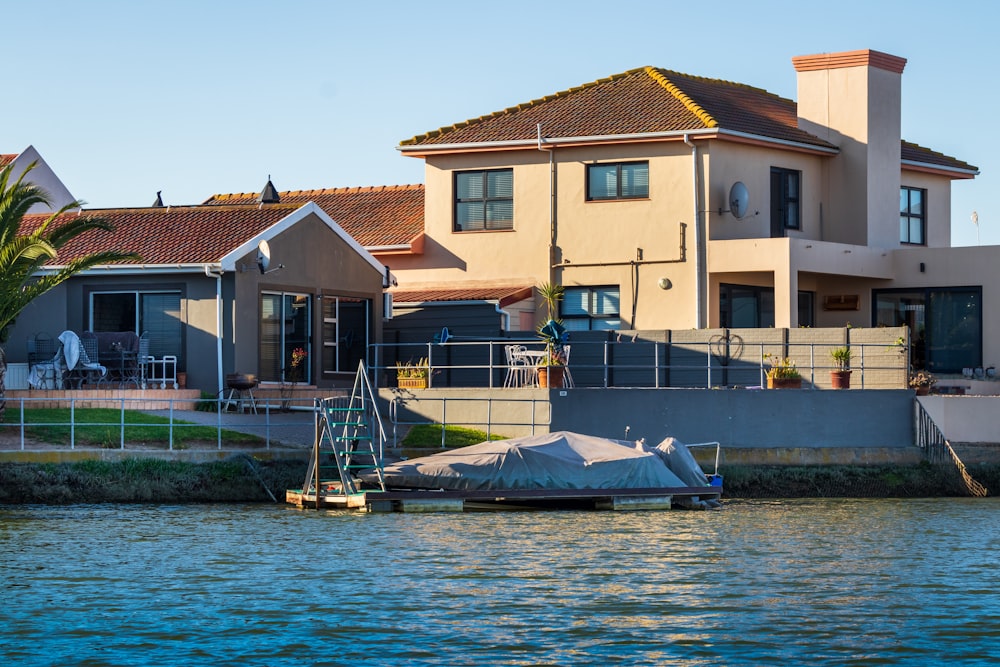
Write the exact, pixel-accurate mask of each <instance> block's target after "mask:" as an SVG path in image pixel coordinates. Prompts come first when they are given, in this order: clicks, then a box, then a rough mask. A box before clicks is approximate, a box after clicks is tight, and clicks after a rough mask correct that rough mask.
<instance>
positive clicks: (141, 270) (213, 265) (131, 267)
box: [36, 262, 222, 276]
mask: <svg viewBox="0 0 1000 667" xmlns="http://www.w3.org/2000/svg"><path fill="white" fill-rule="evenodd" d="M65 268H66V265H65V264H49V265H46V266H44V267H43V268H41V269H40V270H38V271H37V272H36V275H51V274H53V273H56V272H58V271H61V270H63V269H65ZM221 270H222V265H221V264H219V262H188V263H185V262H177V263H173V264H99V265H97V266H92V267H90V268H89V269H85V270H83V271H80V272H78V273H76V274H75V275H78V276H106V275H111V274H113V275H140V274H142V275H149V274H151V273H156V274H162V273H205V272H206V271H215V272H217V271H221Z"/></svg>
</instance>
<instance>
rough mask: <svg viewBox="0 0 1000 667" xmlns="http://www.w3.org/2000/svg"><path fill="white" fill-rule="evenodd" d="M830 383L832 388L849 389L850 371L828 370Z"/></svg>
mask: <svg viewBox="0 0 1000 667" xmlns="http://www.w3.org/2000/svg"><path fill="white" fill-rule="evenodd" d="M830 384H831V385H832V386H833V388H834V389H850V388H851V371H830Z"/></svg>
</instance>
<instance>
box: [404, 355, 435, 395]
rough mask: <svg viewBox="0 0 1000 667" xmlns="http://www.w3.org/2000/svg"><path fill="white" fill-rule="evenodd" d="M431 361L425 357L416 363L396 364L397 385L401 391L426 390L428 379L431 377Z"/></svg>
mask: <svg viewBox="0 0 1000 667" xmlns="http://www.w3.org/2000/svg"><path fill="white" fill-rule="evenodd" d="M430 371H431V369H430V361H429V360H428V359H427V358H426V357H423V358H421V359H419V360H418V361H417V362H416V363H413V361H407V362H406V363H405V364H404V363H402V362H400V361H397V362H396V385H397V386H398V387H399V388H400V389H426V388H427V379H428V378H429V377H430V375H431V372H430Z"/></svg>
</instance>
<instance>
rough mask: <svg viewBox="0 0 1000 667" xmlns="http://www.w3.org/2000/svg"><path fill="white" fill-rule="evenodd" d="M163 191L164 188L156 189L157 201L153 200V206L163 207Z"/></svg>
mask: <svg viewBox="0 0 1000 667" xmlns="http://www.w3.org/2000/svg"><path fill="white" fill-rule="evenodd" d="M162 193H163V190H157V191H156V201H154V202H153V208H163V197H161V196H160V195H161V194H162Z"/></svg>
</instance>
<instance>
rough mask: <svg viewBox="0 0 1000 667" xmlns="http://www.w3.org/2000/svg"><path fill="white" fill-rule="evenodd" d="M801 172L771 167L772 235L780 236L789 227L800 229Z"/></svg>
mask: <svg viewBox="0 0 1000 667" xmlns="http://www.w3.org/2000/svg"><path fill="white" fill-rule="evenodd" d="M800 181H801V172H798V171H794V170H791V169H782V168H781V167H771V236H772V237H774V238H780V237H782V236H784V235H785V230H787V229H800V228H801V226H802V223H801V221H800V202H801V195H800V192H799V185H800Z"/></svg>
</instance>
